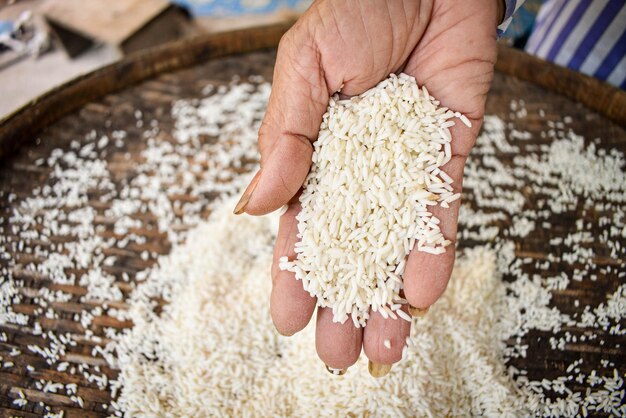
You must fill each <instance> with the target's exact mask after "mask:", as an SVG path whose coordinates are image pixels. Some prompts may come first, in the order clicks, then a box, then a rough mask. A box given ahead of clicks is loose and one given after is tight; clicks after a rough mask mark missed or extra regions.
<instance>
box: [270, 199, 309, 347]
mask: <svg viewBox="0 0 626 418" xmlns="http://www.w3.org/2000/svg"><path fill="white" fill-rule="evenodd" d="M300 209H301V207H300V203H299V202H298V199H297V196H296V197H295V198H294V199H292V202H291V203H290V205H289V209H287V212H285V213H284V214H283V216H281V217H280V223H279V226H278V236H277V237H276V243H275V244H274V262H273V263H272V294H271V296H270V312H271V315H272V321H274V326H276V330H277V331H278V332H279V333H281V334H282V335H286V336H289V335H293V334H295V333H296V332H298V331H300V330H302V329H303V328H304V327H306V326H307V324H308V323H309V321H310V320H311V316H312V315H313V311H314V310H315V298H313V297H312V296H311V295H309V293H308V292H307V291H305V290H304V289H303V287H302V281H301V280H296V276H295V274H294V273H292V272H290V271H281V270H280V269H279V268H278V264H279V259H280V257H283V256H286V257H288V258H289V260H294V259H295V258H296V253H295V251H294V244H295V243H296V242H297V241H298V237H297V234H298V221H297V220H296V214H297V213H298V212H300Z"/></svg>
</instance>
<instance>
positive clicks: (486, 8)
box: [235, 0, 501, 376]
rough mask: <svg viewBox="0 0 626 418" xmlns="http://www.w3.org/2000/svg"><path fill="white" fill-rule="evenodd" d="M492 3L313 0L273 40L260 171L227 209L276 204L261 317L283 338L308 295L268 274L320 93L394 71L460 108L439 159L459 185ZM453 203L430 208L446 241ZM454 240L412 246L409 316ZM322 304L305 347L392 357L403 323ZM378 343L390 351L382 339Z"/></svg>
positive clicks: (445, 275) (314, 128)
mask: <svg viewBox="0 0 626 418" xmlns="http://www.w3.org/2000/svg"><path fill="white" fill-rule="evenodd" d="M500 3H501V0H468V1H463V2H458V1H452V0H421V1H420V0H405V1H403V0H387V1H377V0H357V1H350V2H345V1H333V0H318V1H316V2H315V3H314V4H313V5H312V6H311V7H310V8H309V9H308V10H307V12H306V13H305V14H304V15H303V16H302V17H301V18H300V19H299V20H298V22H297V23H296V24H295V25H294V26H293V28H291V29H290V30H289V31H288V32H287V33H286V34H285V35H284V36H283V38H282V39H281V42H280V45H279V47H278V55H277V58H276V67H275V70H274V81H273V88H272V93H271V96H270V101H269V104H268V107H267V112H266V115H265V118H264V119H263V123H262V125H261V129H260V130H259V149H260V152H261V169H260V171H259V173H257V175H256V176H255V177H254V179H253V180H252V182H251V183H250V186H248V189H247V190H246V191H245V192H244V195H243V196H242V199H241V201H240V203H239V204H238V205H237V208H236V209H235V212H236V213H242V212H244V211H245V212H246V213H248V214H251V215H263V214H266V213H269V212H271V211H274V210H276V209H278V208H280V207H281V206H283V205H284V204H286V203H289V209H288V210H287V212H286V213H285V214H283V216H282V217H281V219H280V227H279V231H278V237H277V240H276V244H275V247H274V263H273V266H272V283H273V287H272V295H271V314H272V319H273V321H274V324H275V325H276V328H277V330H278V331H279V332H280V333H281V334H283V335H293V334H294V333H296V332H298V331H300V330H301V329H303V328H304V327H305V326H306V325H307V323H308V322H309V320H310V318H311V316H312V314H313V311H314V310H315V305H316V301H315V299H314V298H312V297H311V296H310V295H309V294H308V293H307V292H306V291H304V289H303V288H302V283H301V282H300V281H297V280H295V277H294V274H293V273H291V272H288V271H280V269H279V268H278V264H279V261H278V260H279V258H280V257H282V256H288V257H289V259H294V258H295V256H296V254H295V252H294V244H295V243H296V242H297V241H298V238H297V236H296V234H297V232H298V231H297V220H296V219H295V216H296V214H297V213H298V212H299V210H300V205H299V202H298V194H299V193H298V192H299V190H300V188H301V187H302V184H303V183H304V180H305V178H306V175H307V173H308V172H309V168H310V166H311V156H312V151H313V148H312V145H311V143H312V142H313V141H315V139H316V138H317V134H318V132H319V127H320V123H321V121H322V116H323V114H324V112H325V111H326V108H327V106H328V100H329V97H330V95H332V94H333V93H334V92H336V91H338V90H339V89H341V93H342V95H345V96H353V95H358V94H360V93H363V92H364V91H366V90H368V89H370V88H372V87H374V86H375V85H376V84H377V83H378V82H379V81H381V80H382V79H384V78H386V77H387V76H388V75H389V74H390V73H392V72H399V71H403V72H405V73H407V74H409V75H412V76H414V77H415V78H416V80H417V83H418V84H419V85H426V87H427V88H428V90H429V91H430V93H431V94H432V95H433V96H434V97H435V98H436V99H437V100H440V101H441V103H442V105H443V106H447V107H449V108H450V109H453V110H455V111H459V112H461V113H463V114H465V115H466V116H467V117H468V118H469V119H470V120H471V122H472V128H467V127H465V125H463V124H457V125H455V126H454V127H452V128H451V129H450V132H451V134H452V144H451V145H452V154H453V157H452V159H451V160H450V162H448V163H447V164H446V165H445V166H444V167H443V169H444V171H446V172H447V173H448V174H449V175H450V176H451V177H452V178H453V179H454V183H453V186H454V188H455V193H456V192H459V191H460V187H461V183H462V177H463V167H464V164H465V160H466V158H467V155H468V153H469V151H470V149H471V147H472V146H473V144H474V142H475V140H476V137H477V135H478V131H479V129H480V126H481V123H482V118H483V114H484V107H485V98H486V95H487V92H488V90H489V86H490V84H491V81H492V78H493V67H494V63H495V60H496V42H495V40H496V26H497V24H498V19H499V18H500V16H501V10H499V9H500ZM459 206H460V200H457V201H455V202H453V203H451V204H450V208H449V209H441V208H440V207H438V206H437V207H435V208H434V209H433V210H432V212H433V214H434V215H435V216H437V217H438V218H439V219H440V220H441V224H440V225H441V230H442V233H443V234H444V236H445V237H446V238H447V239H449V240H451V241H452V242H453V243H454V242H455V237H456V232H457V219H458V211H459ZM454 257H455V251H454V246H450V247H448V248H447V251H446V252H445V253H444V254H441V255H432V254H428V253H424V252H418V251H417V250H412V251H411V253H410V255H409V257H408V259H407V264H406V268H405V273H404V276H403V280H404V293H405V297H406V299H407V300H408V301H409V303H410V304H411V307H412V308H411V309H409V311H410V312H411V314H413V315H415V314H420V313H423V312H425V311H426V310H427V309H428V307H429V306H430V305H432V304H433V303H434V302H435V301H436V300H437V299H438V298H439V297H440V296H441V294H442V293H443V291H444V290H445V288H446V285H447V283H448V280H449V278H450V274H451V272H452V268H453V264H454ZM332 318H333V314H332V310H331V309H329V308H320V309H318V313H317V328H316V348H317V352H318V355H319V356H320V358H321V359H322V361H324V363H325V364H326V365H327V366H328V367H330V368H333V369H346V368H348V367H349V366H351V365H352V364H354V363H355V362H356V361H357V359H358V358H359V355H360V352H361V347H363V349H364V351H365V354H366V355H367V357H368V358H369V359H370V372H371V373H372V374H373V375H377V376H379V375H383V374H385V373H386V372H388V370H389V368H390V365H391V364H393V363H395V362H397V361H399V360H400V359H401V358H402V348H403V347H404V345H405V341H406V337H407V336H408V335H409V331H410V324H409V323H408V322H406V321H404V320H401V319H398V320H394V319H391V318H389V319H384V318H383V317H382V316H381V315H380V314H379V313H377V312H371V315H370V318H369V320H368V322H367V326H366V327H365V328H355V327H354V325H353V323H352V322H351V321H346V322H345V323H344V324H338V323H334V322H333V321H332ZM385 340H389V342H390V343H391V348H386V347H385V346H384V341H385Z"/></svg>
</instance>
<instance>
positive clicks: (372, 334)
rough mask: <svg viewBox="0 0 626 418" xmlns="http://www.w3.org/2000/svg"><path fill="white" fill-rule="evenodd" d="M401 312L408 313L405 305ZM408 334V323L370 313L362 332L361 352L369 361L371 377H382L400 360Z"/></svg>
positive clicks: (409, 330) (409, 329)
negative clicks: (363, 352)
mask: <svg viewBox="0 0 626 418" xmlns="http://www.w3.org/2000/svg"><path fill="white" fill-rule="evenodd" d="M403 310H404V311H405V312H407V311H408V309H407V307H406V305H405V307H404V308H403ZM410 333H411V323H410V322H408V321H405V320H404V319H402V318H397V319H393V318H387V319H385V318H383V316H382V315H381V314H380V313H378V312H370V317H369V319H368V320H367V325H366V326H365V329H364V331H363V351H365V355H366V356H367V358H368V359H369V360H370V363H369V370H370V373H371V374H372V376H374V377H381V376H384V375H385V374H387V373H388V372H389V370H390V368H391V365H392V364H393V363H396V362H398V361H400V360H401V359H402V350H403V349H404V346H405V345H406V339H407V337H408V336H409V334H410Z"/></svg>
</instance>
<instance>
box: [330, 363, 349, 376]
mask: <svg viewBox="0 0 626 418" xmlns="http://www.w3.org/2000/svg"><path fill="white" fill-rule="evenodd" d="M325 366H326V370H328V373H330V374H334V375H335V376H343V375H344V374H346V372H347V371H348V369H335V368H333V367H330V366H329V365H327V364H326V365H325Z"/></svg>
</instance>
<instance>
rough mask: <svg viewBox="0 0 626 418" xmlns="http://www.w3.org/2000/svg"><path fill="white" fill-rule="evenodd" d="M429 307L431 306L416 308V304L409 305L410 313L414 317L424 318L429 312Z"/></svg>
mask: <svg viewBox="0 0 626 418" xmlns="http://www.w3.org/2000/svg"><path fill="white" fill-rule="evenodd" d="M428 309H430V308H416V307H415V306H411V305H409V313H410V314H411V316H413V317H418V318H423V317H424V316H426V314H427V313H428Z"/></svg>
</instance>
